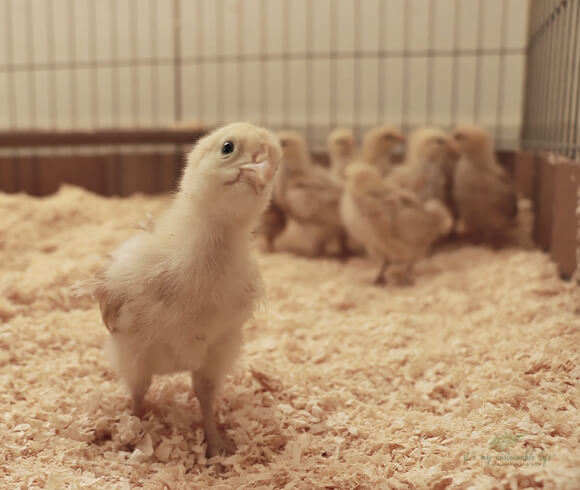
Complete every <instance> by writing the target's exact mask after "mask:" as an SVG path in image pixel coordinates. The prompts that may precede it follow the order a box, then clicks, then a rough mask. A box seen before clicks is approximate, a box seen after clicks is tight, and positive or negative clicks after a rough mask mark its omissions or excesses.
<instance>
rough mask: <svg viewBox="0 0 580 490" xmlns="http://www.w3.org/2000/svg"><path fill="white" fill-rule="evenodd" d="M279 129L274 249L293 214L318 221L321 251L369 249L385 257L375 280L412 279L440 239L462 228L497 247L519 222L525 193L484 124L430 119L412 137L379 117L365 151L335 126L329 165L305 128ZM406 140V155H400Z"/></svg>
mask: <svg viewBox="0 0 580 490" xmlns="http://www.w3.org/2000/svg"><path fill="white" fill-rule="evenodd" d="M277 136H278V138H279V141H280V144H281V146H282V152H283V158H282V162H281V168H280V170H279V172H278V174H277V176H276V178H275V181H274V189H273V194H272V200H271V203H270V206H269V207H268V209H267V210H266V212H265V213H264V214H263V216H262V220H261V224H260V226H259V231H260V232H261V233H262V234H263V235H264V237H265V238H266V241H267V244H268V249H269V250H273V248H274V242H275V240H276V238H277V237H278V236H279V235H280V234H281V233H282V232H283V231H284V229H285V228H286V225H287V223H288V221H289V220H292V221H295V222H297V223H298V224H300V225H301V226H304V227H310V228H312V227H314V228H315V229H316V239H315V241H316V243H315V247H314V254H315V255H323V254H324V252H325V250H326V249H327V245H328V243H329V242H335V243H338V247H339V256H340V257H341V258H342V259H345V258H346V257H348V256H349V255H350V254H352V253H353V252H357V251H360V250H361V249H363V250H365V251H366V252H367V254H368V255H369V256H371V257H373V258H376V259H379V260H380V261H381V266H380V270H379V273H378V274H377V276H376V278H375V281H374V282H375V283H376V284H379V285H382V284H384V283H385V282H386V279H385V274H386V273H387V271H388V273H389V278H390V279H393V280H395V282H397V283H399V284H401V283H404V284H409V283H412V281H413V266H414V264H415V262H416V261H417V260H418V259H420V258H421V257H423V256H424V255H425V254H427V253H428V251H429V249H430V248H431V246H432V245H433V244H434V243H435V242H436V241H437V240H440V239H442V238H444V237H446V236H449V235H451V234H457V235H461V236H465V237H468V238H469V239H471V240H473V241H476V242H479V243H487V244H490V245H492V246H494V247H498V246H501V245H502V244H503V243H505V241H506V239H507V237H508V236H509V233H510V231H512V230H513V229H514V228H515V226H516V221H517V215H518V207H517V194H516V192H515V189H514V186H513V183H512V182H511V179H510V177H509V175H508V174H507V172H506V171H505V170H504V169H503V167H501V166H500V164H499V163H498V162H497V160H496V158H495V151H494V145H493V140H492V138H491V136H490V135H489V133H488V132H487V131H486V130H485V129H483V128H481V127H478V126H467V125H465V126H459V127H457V128H455V129H454V130H453V131H452V132H450V133H448V132H445V131H443V130H441V129H439V128H435V127H424V128H420V129H417V130H415V131H414V132H412V133H411V134H410V135H409V137H408V142H407V138H406V137H405V135H404V134H403V133H402V132H401V131H400V130H398V129H397V128H395V127H392V126H387V125H385V126H379V127H376V128H373V129H371V130H370V131H368V132H367V133H366V134H365V136H364V138H363V141H362V145H361V148H360V150H358V149H357V145H356V141H355V138H354V136H353V133H352V132H351V131H350V130H348V129H336V130H334V131H333V132H331V133H330V135H329V136H328V141H327V145H328V154H329V157H330V168H329V169H326V168H324V167H323V166H321V165H318V164H315V163H314V162H313V160H312V158H311V155H310V153H309V150H308V147H307V144H306V141H305V139H304V137H303V136H302V135H300V134H299V133H297V132H294V131H280V132H278V133H277ZM403 145H405V146H406V147H407V151H406V155H405V160H404V162H403V163H400V164H396V163H394V161H395V154H396V153H397V150H399V149H400V148H401V147H402V146H403Z"/></svg>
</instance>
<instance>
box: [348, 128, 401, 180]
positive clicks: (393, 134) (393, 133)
mask: <svg viewBox="0 0 580 490" xmlns="http://www.w3.org/2000/svg"><path fill="white" fill-rule="evenodd" d="M404 142H405V135H404V134H403V133H402V132H401V131H399V130H398V129H397V128H395V127H393V126H389V125H383V126H377V127H376V128H373V129H371V130H369V131H367V133H366V134H365V135H364V138H363V142H362V148H361V155H360V158H359V160H360V161H362V162H364V163H367V164H369V165H373V166H374V167H376V168H377V169H378V170H379V172H380V173H381V175H383V176H385V175H387V174H388V173H389V172H390V171H391V169H392V167H393V161H392V160H393V154H394V152H395V151H396V150H397V149H398V148H400V147H402V146H403V144H404Z"/></svg>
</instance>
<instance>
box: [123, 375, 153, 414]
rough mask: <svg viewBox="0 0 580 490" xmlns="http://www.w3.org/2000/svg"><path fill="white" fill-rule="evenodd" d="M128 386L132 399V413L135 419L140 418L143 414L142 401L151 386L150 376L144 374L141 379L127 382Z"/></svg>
mask: <svg viewBox="0 0 580 490" xmlns="http://www.w3.org/2000/svg"><path fill="white" fill-rule="evenodd" d="M128 384H129V389H130V390H131V398H132V399H133V413H134V414H135V415H136V416H137V417H142V416H143V414H144V410H143V399H144V398H145V393H147V390H148V389H149V386H150V385H151V375H149V374H144V375H143V376H142V377H139V378H135V379H132V380H130V381H128Z"/></svg>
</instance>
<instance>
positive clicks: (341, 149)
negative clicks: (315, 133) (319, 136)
mask: <svg viewBox="0 0 580 490" xmlns="http://www.w3.org/2000/svg"><path fill="white" fill-rule="evenodd" d="M327 148H328V156H329V157H330V173H331V174H332V175H334V176H335V177H337V178H339V179H340V180H344V178H345V175H344V171H345V169H346V167H347V165H349V164H350V163H351V162H352V161H353V160H354V158H355V150H356V141H355V139H354V135H353V134H352V131H351V130H350V129H335V130H334V131H332V132H331V133H330V134H329V135H328V139H327Z"/></svg>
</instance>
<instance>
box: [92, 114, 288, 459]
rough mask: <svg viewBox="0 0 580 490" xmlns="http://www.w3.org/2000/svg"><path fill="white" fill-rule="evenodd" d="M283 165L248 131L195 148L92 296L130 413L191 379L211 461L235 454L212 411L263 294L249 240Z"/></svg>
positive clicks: (275, 151) (268, 138)
mask: <svg viewBox="0 0 580 490" xmlns="http://www.w3.org/2000/svg"><path fill="white" fill-rule="evenodd" d="M281 157H282V150H281V148H280V145H279V143H278V140H277V138H276V137H275V136H274V135H273V134H272V133H270V132H269V131H267V130H265V129H263V128H259V127H256V126H253V125H251V124H248V123H234V124H230V125H228V126H225V127H222V128H220V129H218V130H216V131H215V132H213V133H211V134H209V135H208V136H206V137H204V138H202V139H201V140H199V141H198V143H197V144H196V145H195V147H194V148H193V150H192V151H191V153H190V154H189V156H188V158H187V165H186V167H185V170H184V172H183V176H182V178H181V182H180V186H179V191H178V193H177V194H176V195H175V196H174V198H173V201H172V203H171V205H170V207H169V209H168V210H167V211H166V212H165V214H164V215H162V216H161V217H160V218H159V219H158V220H157V222H156V223H155V226H154V227H152V228H151V229H148V230H144V231H142V232H140V233H138V234H136V235H134V236H133V237H132V238H130V239H129V240H127V241H126V242H125V243H123V244H122V245H121V246H120V247H119V248H117V250H115V251H114V252H113V254H112V257H111V262H110V264H109V265H108V266H107V267H106V269H105V270H104V271H103V273H102V277H101V278H100V284H99V286H98V288H97V297H98V299H99V302H100V308H101V314H102V318H103V321H104V323H105V325H106V327H107V329H108V330H109V332H110V334H111V335H110V336H109V337H108V341H107V352H108V354H109V356H110V358H111V361H112V364H113V367H114V369H115V371H116V372H117V373H118V375H119V376H120V377H121V378H122V379H123V380H124V381H125V382H126V384H127V385H128V387H129V390H130V392H131V395H132V398H133V407H134V411H135V413H136V414H141V413H142V402H143V398H144V396H145V394H146V392H147V389H148V388H149V385H150V384H151V378H152V376H153V375H154V374H166V373H173V372H176V371H189V372H191V373H192V381H193V386H194V389H195V394H196V396H197V398H198V400H199V403H200V407H201V411H202V415H203V425H204V430H205V436H206V441H207V453H208V455H209V456H214V455H216V454H218V453H220V452H231V451H233V450H234V446H233V443H232V442H231V441H228V440H227V439H226V438H225V437H224V436H223V435H222V434H221V433H220V431H219V430H218V427H217V425H216V420H215V417H214V413H213V403H214V399H215V397H216V390H217V389H218V387H219V385H220V384H221V382H222V380H223V378H224V376H225V375H226V373H227V372H228V371H229V370H230V368H231V367H232V364H233V362H234V360H235V359H236V357H237V355H238V353H239V351H240V346H241V343H242V325H243V324H244V323H245V322H246V320H248V319H249V318H250V317H251V316H252V314H253V311H254V307H255V305H256V302H257V301H258V300H259V298H260V296H261V294H262V289H263V288H262V279H261V275H260V271H259V268H258V265H257V263H256V261H255V259H254V258H253V256H252V254H251V251H250V250H251V247H250V244H251V234H252V230H253V229H254V228H255V226H256V223H257V221H258V219H259V217H260V214H261V213H262V212H263V211H264V209H265V208H266V206H267V205H268V201H269V199H270V195H271V191H272V185H273V184H272V181H273V176H274V174H275V172H276V170H277V168H278V165H279V162H280V159H281Z"/></svg>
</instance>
